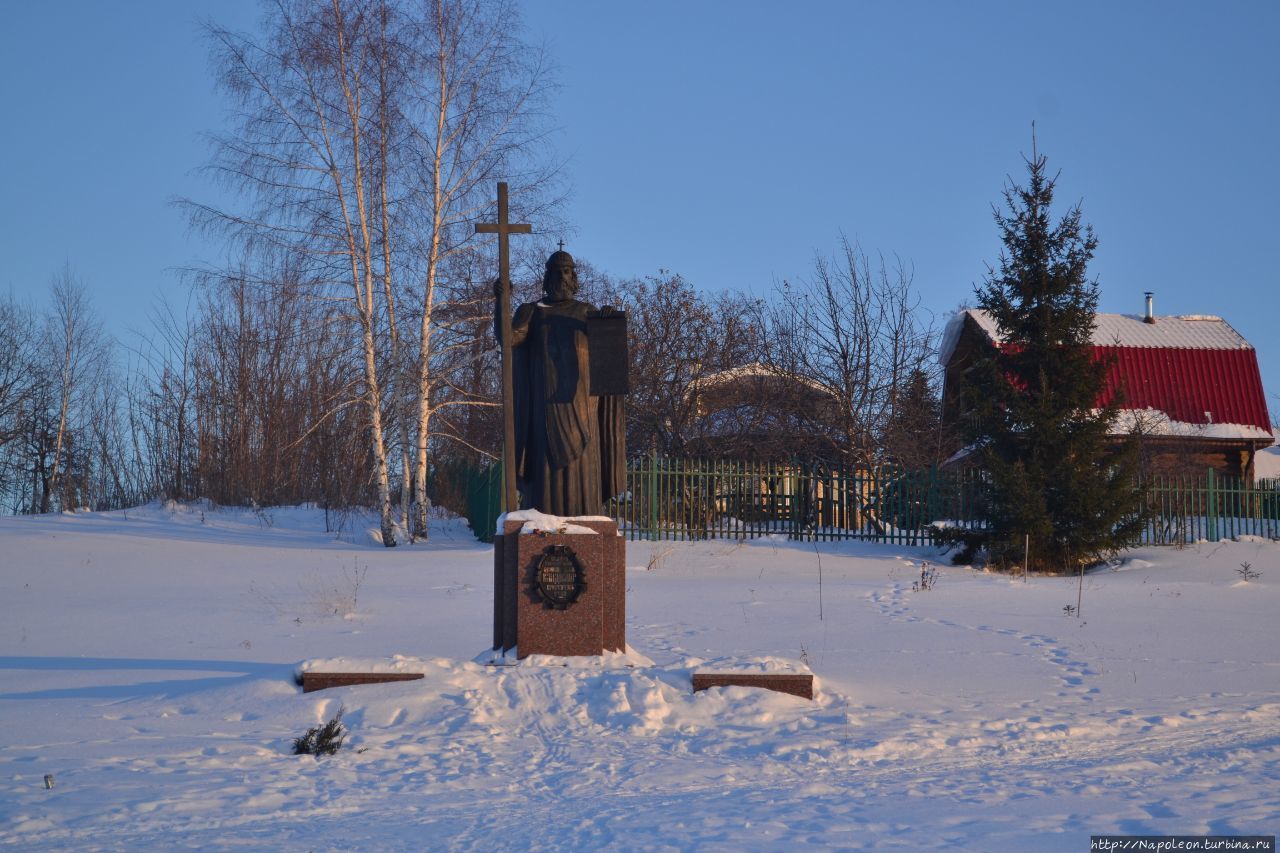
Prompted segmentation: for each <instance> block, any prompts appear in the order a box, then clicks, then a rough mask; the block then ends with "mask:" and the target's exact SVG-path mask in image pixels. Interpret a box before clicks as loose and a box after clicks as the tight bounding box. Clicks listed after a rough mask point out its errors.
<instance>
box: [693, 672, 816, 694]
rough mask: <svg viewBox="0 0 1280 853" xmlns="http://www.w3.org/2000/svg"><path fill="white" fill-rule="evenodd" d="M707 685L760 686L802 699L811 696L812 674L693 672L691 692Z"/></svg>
mask: <svg viewBox="0 0 1280 853" xmlns="http://www.w3.org/2000/svg"><path fill="white" fill-rule="evenodd" d="M708 687H760V688H763V689H765V690H774V691H776V692H778V693H790V694H791V695H792V696H799V697H801V698H802V699H812V698H813V676H812V675H811V674H808V673H805V674H799V673H795V674H791V673H775V672H695V673H694V674H693V692H694V693H697V692H698V691H699V690H706V689H707V688H708Z"/></svg>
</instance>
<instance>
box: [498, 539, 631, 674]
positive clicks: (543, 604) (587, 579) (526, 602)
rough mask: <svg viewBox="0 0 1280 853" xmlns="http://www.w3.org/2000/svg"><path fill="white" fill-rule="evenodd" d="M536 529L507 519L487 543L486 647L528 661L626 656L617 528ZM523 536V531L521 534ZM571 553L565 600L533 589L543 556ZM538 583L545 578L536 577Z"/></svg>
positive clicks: (622, 575) (623, 571)
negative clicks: (490, 554) (572, 577)
mask: <svg viewBox="0 0 1280 853" xmlns="http://www.w3.org/2000/svg"><path fill="white" fill-rule="evenodd" d="M559 521H560V522H561V523H560V524H552V525H546V524H544V525H542V529H532V528H534V527H535V526H536V525H533V524H528V525H526V522H525V521H523V520H520V519H514V520H513V519H507V520H506V521H505V522H504V524H503V532H502V533H501V534H500V535H499V536H497V537H496V538H495V540H494V564H493V573H494V574H493V647H494V648H495V649H501V650H503V651H504V652H505V651H510V650H511V649H513V648H514V649H517V657H519V658H526V657H528V656H529V655H599V654H603V653H604V652H606V651H618V652H620V651H624V650H625V649H626V645H627V642H626V630H625V623H626V576H625V575H626V546H625V543H624V541H623V539H622V537H621V536H619V535H618V525H617V522H615V521H613V520H611V519H606V518H600V517H596V516H588V517H585V518H565V519H559ZM522 531H524V532H522ZM564 548H568V549H570V551H571V553H572V557H573V560H572V562H573V564H574V565H575V567H576V573H577V580H578V584H577V591H576V595H573V596H572V598H573V600H572V601H569V602H567V603H566V602H564V601H553V600H551V599H550V598H549V597H548V596H546V595H544V594H543V592H542V590H541V589H540V587H539V577H540V574H539V572H540V567H542V566H544V560H545V559H546V558H547V556H548V555H549V554H552V553H555V552H558V553H559V554H562V555H563V554H565V552H564V551H563V550H561V549H564ZM543 578H544V581H545V571H544V573H543Z"/></svg>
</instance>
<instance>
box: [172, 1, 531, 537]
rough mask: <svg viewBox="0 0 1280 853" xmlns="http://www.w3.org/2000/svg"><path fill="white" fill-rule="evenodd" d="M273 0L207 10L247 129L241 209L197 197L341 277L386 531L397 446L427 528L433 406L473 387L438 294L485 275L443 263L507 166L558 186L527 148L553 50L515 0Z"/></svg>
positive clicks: (414, 529)
mask: <svg viewBox="0 0 1280 853" xmlns="http://www.w3.org/2000/svg"><path fill="white" fill-rule="evenodd" d="M266 8H267V12H268V14H267V24H266V32H265V34H264V35H263V37H261V38H255V37H253V36H249V35H244V34H239V33H232V32H230V31H228V30H226V29H223V28H219V27H216V26H211V27H210V34H211V36H212V38H213V40H214V43H215V45H216V62H217V65H218V67H219V69H220V71H221V82H222V84H223V86H224V88H225V89H226V90H227V91H228V92H229V93H231V94H232V95H233V96H234V97H235V99H236V103H237V105H238V107H239V115H238V121H237V126H236V127H235V129H234V130H233V131H232V132H231V133H228V134H226V135H224V136H222V137H219V138H218V139H217V140H216V151H217V153H216V157H215V161H214V163H213V169H214V170H215V171H216V172H217V173H218V174H219V175H221V176H222V177H223V178H224V179H226V181H227V182H228V183H229V185H230V186H232V187H233V188H234V189H236V190H238V191H239V192H240V193H242V197H243V198H244V199H245V200H246V202H247V204H246V209H244V210H237V211H229V210H223V209H218V208H213V207H209V206H202V205H198V204H191V205H190V207H191V210H192V211H193V213H194V215H195V217H196V219H197V220H198V221H200V222H202V223H204V224H208V225H215V226H219V227H222V228H223V229H225V230H226V232H227V233H228V234H229V235H230V236H231V237H232V238H233V239H234V240H235V242H236V244H237V245H239V246H242V247H244V248H246V249H248V250H249V251H250V252H251V253H252V252H254V251H259V250H264V249H265V250H269V251H280V250H283V251H285V252H288V253H291V254H293V255H296V256H297V257H299V258H301V259H302V260H301V261H300V264H301V265H302V267H303V268H304V274H303V278H305V279H306V280H308V281H311V282H314V291H315V293H314V295H315V297H316V298H325V297H331V296H334V295H336V294H338V293H341V294H342V298H343V299H344V300H345V301H346V304H347V305H348V309H349V316H350V321H351V324H352V326H353V328H354V329H355V330H356V331H357V334H356V335H355V338H356V340H357V341H358V344H357V346H358V347H359V350H360V353H361V363H362V381H361V404H362V407H363V410H364V412H365V417H366V419H367V421H368V429H367V433H368V436H369V446H370V454H371V457H372V459H373V460H374V462H373V468H374V483H375V487H376V492H377V503H378V507H379V512H380V516H381V527H382V536H383V542H384V543H385V544H387V545H392V544H394V543H395V520H396V519H395V518H394V517H393V507H392V482H391V480H392V476H391V475H392V473H393V471H392V468H393V464H392V460H394V459H395V458H396V457H397V456H398V457H399V469H400V470H399V483H400V501H399V503H400V508H401V516H400V519H399V520H400V521H401V523H407V526H408V527H409V530H410V534H411V536H425V535H426V530H427V507H428V501H427V495H426V482H427V472H428V469H429V458H428V450H429V447H430V445H431V436H432V417H433V416H434V415H436V414H438V413H439V412H440V411H441V410H442V409H444V408H447V407H450V406H456V405H471V404H474V403H475V402H476V401H475V400H468V399H465V398H463V397H460V396H459V395H457V394H449V393H443V392H442V389H446V388H447V387H449V385H450V384H451V380H450V376H449V373H450V371H451V370H452V369H453V368H454V366H456V365H457V364H458V362H459V359H458V358H457V357H456V350H457V349H458V348H460V347H461V346H462V343H461V342H460V341H457V340H453V339H451V338H450V334H451V332H450V330H451V329H456V328H459V325H458V323H457V322H456V318H457V312H452V314H451V315H450V319H449V320H447V321H446V322H445V323H444V324H442V322H441V318H440V315H439V314H438V312H437V309H438V307H439V305H440V304H441V303H448V302H452V301H455V300H457V299H461V300H463V301H464V302H465V301H466V300H467V299H470V298H471V295H472V291H474V287H475V285H476V284H477V282H475V281H474V280H465V281H463V280H459V279H457V278H451V277H450V274H449V271H450V270H451V269H455V268H459V264H458V263H456V261H457V260H458V259H459V257H460V256H465V255H467V254H469V253H473V252H474V251H475V250H476V248H477V246H478V244H477V243H476V241H475V238H474V237H473V236H472V234H473V228H472V223H473V222H474V221H475V220H476V219H477V218H478V217H479V216H480V215H481V214H482V213H484V212H485V208H486V207H487V206H488V204H489V196H490V195H491V194H492V185H493V183H494V182H495V181H496V180H497V178H498V177H501V178H503V179H504V180H508V181H509V182H511V183H512V185H513V186H514V187H516V195H517V198H518V199H521V204H522V205H523V207H522V208H521V211H522V213H524V214H525V215H528V214H529V212H530V210H531V209H537V208H538V206H539V205H541V204H543V203H544V202H545V201H546V199H547V198H549V196H548V195H547V194H546V193H545V192H543V190H544V189H545V187H547V186H548V185H549V181H550V178H551V176H552V175H553V170H550V169H546V168H542V167H540V166H538V165H537V159H538V158H537V157H531V156H530V155H531V153H533V152H536V151H539V150H540V148H539V146H540V143H541V135H540V132H539V130H538V127H539V119H540V113H539V109H540V106H541V97H542V95H543V93H544V92H545V82H544V80H545V78H546V66H545V62H544V60H543V57H542V54H541V52H540V51H537V50H532V49H529V48H528V47H527V46H525V45H523V44H522V43H521V42H520V41H519V40H518V39H517V38H516V31H517V28H518V25H519V21H518V17H517V13H516V9H515V6H514V5H513V4H510V3H506V2H484V1H483V0H424V2H419V3H410V2H394V0H325V1H324V2H322V3H316V2H305V0H274V2H272V3H270V4H269V5H268V6H267V7H266ZM530 164H533V165H530ZM464 265H465V264H464ZM473 313H474V312H473ZM442 331H443V332H444V335H445V340H438V339H437V338H438V336H439V335H440V334H441V332H442ZM455 384H456V383H455ZM397 449H398V451H399V452H398V453H397V452H396V451H397ZM409 506H412V508H413V512H412V516H411V517H410V515H409V513H408V508H409Z"/></svg>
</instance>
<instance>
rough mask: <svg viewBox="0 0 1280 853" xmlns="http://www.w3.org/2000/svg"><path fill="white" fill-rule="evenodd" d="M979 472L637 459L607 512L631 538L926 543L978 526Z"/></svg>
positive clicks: (662, 458)
mask: <svg viewBox="0 0 1280 853" xmlns="http://www.w3.org/2000/svg"><path fill="white" fill-rule="evenodd" d="M981 487H982V484H981V482H980V480H979V479H978V477H977V475H976V474H975V473H974V472H963V473H961V472H957V473H952V474H948V475H945V476H944V475H941V474H939V472H938V471H937V470H936V469H931V470H928V471H918V472H909V471H904V470H902V469H899V468H892V467H888V466H885V467H877V468H840V467H832V466H825V465H814V464H804V463H798V462H789V463H781V462H755V461H744V460H711V461H703V460H691V459H670V458H665V457H659V456H650V457H646V458H639V459H633V460H632V461H631V462H630V463H629V464H628V469H627V491H626V492H624V493H623V495H622V496H621V497H620V498H618V499H616V500H613V501H610V502H609V505H608V507H607V510H606V511H607V512H608V513H609V514H610V515H612V516H613V517H614V518H616V519H617V520H618V522H619V525H620V527H621V529H622V531H623V533H624V534H625V535H626V536H628V537H629V538H631V539H674V540H686V539H750V538H755V537H759V536H770V535H785V536H788V537H790V538H793V539H814V540H834V539H872V540H875V541H879V542H897V543H902V544H914V545H923V544H929V543H931V542H933V541H934V537H935V534H936V532H937V527H936V525H935V522H945V523H946V524H948V525H952V526H962V527H974V526H977V525H978V524H979V522H978V520H977V519H978V513H977V511H976V509H977V506H976V504H977V500H978V498H979V496H980V494H981Z"/></svg>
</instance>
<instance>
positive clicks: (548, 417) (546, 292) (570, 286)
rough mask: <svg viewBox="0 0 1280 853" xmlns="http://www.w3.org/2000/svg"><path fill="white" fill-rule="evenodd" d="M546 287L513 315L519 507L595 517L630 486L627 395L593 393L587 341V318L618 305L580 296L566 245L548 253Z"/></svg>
mask: <svg viewBox="0 0 1280 853" xmlns="http://www.w3.org/2000/svg"><path fill="white" fill-rule="evenodd" d="M542 290H543V298H542V299H540V300H539V301H538V302H536V303H525V304H523V305H521V306H520V307H519V308H517V309H516V312H515V317H514V319H513V320H512V321H511V351H512V369H513V378H514V383H513V384H514V388H513V394H514V396H515V400H514V403H515V426H516V436H515V437H516V447H515V460H516V486H517V488H518V489H519V491H520V508H521V509H536V510H539V511H541V512H545V513H549V514H551V515H560V516H577V515H596V514H598V513H599V512H600V510H601V506H602V504H603V503H604V502H605V501H606V500H608V499H609V498H611V497H614V496H615V495H618V494H620V493H621V492H622V491H623V490H625V488H626V467H625V465H626V444H625V431H624V427H625V423H624V414H623V405H622V402H623V398H622V396H621V395H605V396H595V395H593V394H591V359H590V357H589V350H588V345H587V319H588V317H592V316H598V315H601V314H604V315H605V316H607V315H608V314H610V313H611V312H612V309H609V308H606V309H605V310H604V312H600V311H597V310H596V307H595V306H594V305H592V304H591V303H589V302H583V301H581V300H579V299H578V298H577V293H578V275H577V270H576V268H575V266H574V262H573V256H572V255H570V254H569V253H568V252H565V251H563V250H562V251H558V252H555V253H553V254H552V255H551V257H550V258H548V259H547V267H546V275H545V276H544V277H543V280H542ZM494 321H495V322H494V326H495V333H496V330H497V325H498V318H497V317H495V318H494Z"/></svg>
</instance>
